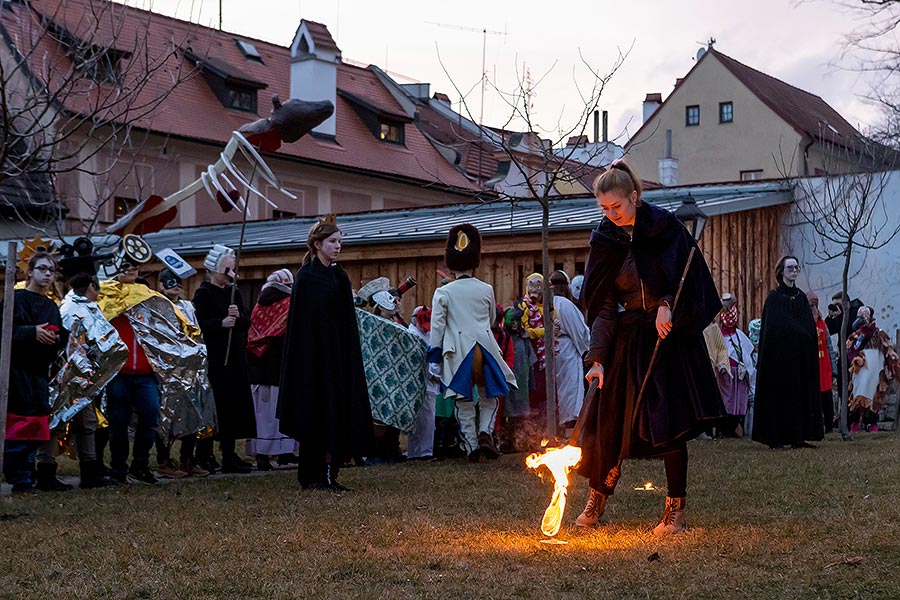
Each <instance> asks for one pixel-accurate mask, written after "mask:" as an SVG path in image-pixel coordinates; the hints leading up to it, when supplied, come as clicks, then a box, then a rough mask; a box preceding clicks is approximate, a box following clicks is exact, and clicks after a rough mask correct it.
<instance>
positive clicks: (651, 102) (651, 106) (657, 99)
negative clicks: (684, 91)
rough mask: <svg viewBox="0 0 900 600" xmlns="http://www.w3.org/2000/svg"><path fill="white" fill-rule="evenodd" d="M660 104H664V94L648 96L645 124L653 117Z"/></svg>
mask: <svg viewBox="0 0 900 600" xmlns="http://www.w3.org/2000/svg"><path fill="white" fill-rule="evenodd" d="M660 104H662V94H659V93H656V94H647V97H646V98H644V123H646V122H647V121H648V120H649V119H650V117H652V116H653V113H655V112H656V109H657V108H659V105H660Z"/></svg>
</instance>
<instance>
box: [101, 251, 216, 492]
mask: <svg viewBox="0 0 900 600" xmlns="http://www.w3.org/2000/svg"><path fill="white" fill-rule="evenodd" d="M137 277H138V270H137V265H134V264H131V263H129V262H127V261H126V262H123V263H122V265H121V267H120V269H119V273H118V275H116V277H115V278H114V279H112V280H108V281H103V282H101V283H100V297H99V299H98V300H97V304H98V305H99V306H100V310H101V311H102V312H103V315H104V316H105V317H106V318H107V319H108V320H109V321H110V323H111V324H112V325H113V327H115V328H116V331H117V332H118V333H119V337H121V338H122V341H123V342H125V344H126V346H128V352H129V356H128V360H127V361H126V362H125V366H123V367H122V369H121V370H120V371H119V374H118V375H117V376H116V377H115V378H114V379H113V380H112V381H111V382H110V383H109V385H108V386H107V405H106V417H107V419H108V420H109V449H110V470H111V476H112V477H113V478H114V479H116V480H117V481H119V482H122V483H124V482H126V481H127V479H128V476H129V475H130V476H131V477H133V478H135V479H137V480H138V481H141V482H144V483H151V484H152V483H156V482H157V479H156V476H155V475H154V474H153V472H152V471H151V470H150V466H149V457H150V449H151V448H152V447H153V445H154V442H155V440H156V436H157V433H159V435H160V437H161V438H163V439H164V440H168V439H169V437H182V436H184V435H188V434H190V433H195V432H196V431H198V430H199V429H198V427H199V424H200V420H201V419H200V417H199V415H196V414H192V411H191V407H193V401H194V399H195V398H196V396H197V393H196V389H195V386H196V385H197V382H198V375H197V374H198V371H201V370H202V369H203V367H204V364H205V361H206V347H205V346H204V345H203V344H202V342H201V341H199V340H200V330H199V329H198V328H197V327H195V326H194V325H193V324H191V322H190V321H189V320H188V318H187V317H186V316H185V315H184V313H183V312H181V310H179V309H178V308H177V307H176V306H175V305H174V304H172V302H170V301H169V299H168V298H166V297H165V296H164V295H162V294H160V293H159V292H156V291H153V290H151V289H150V288H148V287H147V286H146V285H143V284H141V283H137V282H136V279H137ZM160 388H162V390H160ZM161 391H162V394H161V393H160V392H161ZM161 397H162V398H163V400H164V401H163V404H162V405H161V404H160V398H161ZM186 409H187V410H186ZM194 412H196V411H194ZM132 414H135V415H136V416H137V425H136V428H135V434H134V448H133V450H132V452H131V455H132V461H131V465H130V466H129V465H128V455H129V437H128V427H129V425H130V423H131V418H132ZM185 414H188V415H190V418H177V419H176V418H174V417H175V416H176V415H182V416H183V415H185ZM186 428H187V429H193V431H186V430H185V429H186Z"/></svg>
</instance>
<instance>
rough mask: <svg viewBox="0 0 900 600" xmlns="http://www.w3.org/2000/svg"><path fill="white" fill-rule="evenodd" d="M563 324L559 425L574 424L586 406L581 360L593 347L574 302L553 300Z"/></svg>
mask: <svg viewBox="0 0 900 600" xmlns="http://www.w3.org/2000/svg"><path fill="white" fill-rule="evenodd" d="M553 308H554V309H555V310H556V318H557V319H558V320H559V324H560V329H561V332H560V335H559V354H558V355H557V356H556V402H557V415H558V418H559V424H560V425H562V424H563V423H566V422H567V421H574V420H575V419H577V418H578V413H579V412H580V411H581V404H582V403H583V402H584V384H583V383H582V382H583V379H584V367H583V363H582V361H581V357H582V356H584V354H585V353H586V352H587V351H588V348H589V347H590V338H591V332H590V330H589V329H588V326H587V324H586V323H585V322H584V315H583V314H581V311H580V310H578V307H577V306H575V305H574V304H573V303H572V301H571V300H569V299H568V298H563V297H562V296H554V297H553Z"/></svg>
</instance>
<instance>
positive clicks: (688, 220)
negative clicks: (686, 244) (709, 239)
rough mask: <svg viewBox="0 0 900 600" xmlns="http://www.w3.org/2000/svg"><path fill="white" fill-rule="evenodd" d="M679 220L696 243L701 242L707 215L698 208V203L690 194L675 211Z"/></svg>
mask: <svg viewBox="0 0 900 600" xmlns="http://www.w3.org/2000/svg"><path fill="white" fill-rule="evenodd" d="M675 218H677V219H678V220H679V221H681V223H682V224H683V225H684V226H685V228H686V229H687V230H688V231H689V232H690V233H691V235H692V236H694V240H695V241H698V242H699V241H700V236H701V235H703V227H704V226H705V225H706V219H707V218H708V217H707V216H706V213H705V212H703V211H702V210H700V207H699V206H697V201H696V200H694V197H693V196H691V195H690V194H688V195H687V198H685V199H684V200H682V201H681V206H679V207H678V210H676V211H675Z"/></svg>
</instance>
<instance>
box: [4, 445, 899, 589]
mask: <svg viewBox="0 0 900 600" xmlns="http://www.w3.org/2000/svg"><path fill="white" fill-rule="evenodd" d="M689 452H690V477H689V482H688V494H689V495H688V515H689V516H688V522H689V524H690V525H691V529H690V530H689V531H688V532H687V533H685V534H683V535H679V536H675V537H672V538H666V539H659V538H655V537H654V536H652V535H651V534H650V529H651V528H652V527H653V526H654V525H655V523H656V519H657V517H658V516H659V514H660V512H661V511H662V507H663V503H664V498H665V488H664V485H665V477H664V473H663V468H662V463H661V462H654V461H630V462H626V464H625V469H624V474H623V476H622V480H621V482H620V484H619V492H618V493H617V494H616V495H615V496H614V497H613V498H612V499H611V500H610V502H609V505H608V508H607V519H608V521H609V524H607V525H606V526H604V527H601V528H598V529H595V530H592V531H589V532H583V531H579V530H578V529H577V528H576V527H574V525H573V521H574V518H575V516H576V515H577V514H578V513H579V512H580V510H581V508H582V507H583V503H584V502H585V500H586V497H587V484H586V482H585V481H584V480H582V479H580V478H577V479H576V480H575V482H574V485H573V486H572V490H571V492H570V498H569V499H570V503H569V507H568V509H567V514H566V524H565V525H564V526H563V528H562V530H561V531H560V534H559V536H558V537H559V538H560V539H563V540H566V541H567V542H568V544H567V545H559V546H548V545H545V544H541V543H540V540H541V539H542V536H541V534H540V530H539V527H540V519H541V515H542V514H543V510H544V508H545V507H546V503H547V501H548V500H549V498H550V492H551V487H550V485H549V484H543V483H542V482H541V481H540V479H539V478H538V477H536V476H535V475H534V474H533V473H530V472H528V471H527V470H526V469H525V467H524V465H523V460H524V455H515V456H504V457H501V459H500V460H498V461H496V462H494V463H487V464H484V463H482V464H478V465H470V464H468V463H467V462H465V461H444V462H438V463H424V464H423V463H410V464H403V465H394V466H380V467H372V468H366V469H347V470H345V471H343V472H342V475H341V480H342V482H343V483H344V484H345V485H348V486H350V487H352V488H354V491H352V492H350V493H345V494H343V495H334V494H330V493H326V492H306V491H301V490H300V489H299V486H298V485H297V482H296V479H295V474H294V472H293V471H279V472H275V473H272V474H270V475H268V476H265V477H244V478H238V477H235V478H222V479H213V480H193V481H175V482H172V483H169V484H166V485H160V486H155V487H151V486H128V487H120V488H114V489H102V490H92V491H77V490H76V491H72V492H67V493H64V494H43V495H35V496H15V497H5V498H3V499H2V502H0V532H2V542H0V543H2V544H3V546H4V549H3V550H2V551H0V597H3V598H44V597H46V598H67V599H72V598H135V599H137V598H379V599H394V598H498V599H499V598H540V599H550V598H553V599H560V598H587V597H590V598H666V599H669V598H692V599H694V598H897V597H900V466H898V456H900V436H895V435H893V434H890V433H879V434H875V435H861V436H859V438H858V440H856V441H854V442H841V441H837V440H835V439H829V440H828V441H826V442H824V443H822V444H821V445H820V447H819V448H818V449H816V450H798V451H791V450H782V451H771V450H768V449H767V448H764V447H762V446H760V445H758V444H752V443H751V442H748V441H745V440H724V441H708V442H692V443H691V444H689ZM645 481H652V482H654V484H656V485H657V486H659V489H658V490H656V491H651V492H644V491H635V490H634V488H635V487H638V486H641V485H642V484H643V483H644V482H645ZM653 555H658V558H657V557H655V556H653ZM651 557H653V560H650V558H651Z"/></svg>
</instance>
